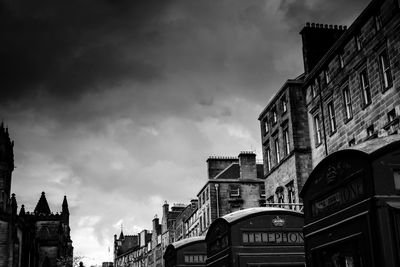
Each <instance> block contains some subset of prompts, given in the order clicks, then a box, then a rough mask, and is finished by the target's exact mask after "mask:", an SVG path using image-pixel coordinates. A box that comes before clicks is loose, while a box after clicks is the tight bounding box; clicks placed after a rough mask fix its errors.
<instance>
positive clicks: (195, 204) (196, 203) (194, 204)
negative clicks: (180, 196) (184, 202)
mask: <svg viewBox="0 0 400 267" xmlns="http://www.w3.org/2000/svg"><path fill="white" fill-rule="evenodd" d="M198 203H199V200H198V199H192V200H190V205H191V209H192V210H194V209H196V208H197V206H198Z"/></svg>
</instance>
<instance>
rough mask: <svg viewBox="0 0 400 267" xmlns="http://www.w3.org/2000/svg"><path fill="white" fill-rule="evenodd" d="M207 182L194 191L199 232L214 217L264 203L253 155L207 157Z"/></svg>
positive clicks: (259, 175)
mask: <svg viewBox="0 0 400 267" xmlns="http://www.w3.org/2000/svg"><path fill="white" fill-rule="evenodd" d="M207 165H208V181H207V182H206V184H205V185H204V186H203V188H202V189H201V190H200V191H199V193H198V194H197V197H198V199H199V208H198V214H197V220H198V225H199V228H198V232H199V235H204V234H205V233H206V232H207V229H208V227H209V226H210V224H211V223H212V222H213V221H214V220H216V219H217V218H219V217H221V216H224V215H226V214H228V213H231V212H233V211H236V210H240V209H246V208H251V207H260V206H263V205H265V189H264V179H263V170H262V168H263V166H262V164H257V163H256V154H255V153H253V152H241V153H240V154H239V156H238V157H237V158H236V157H210V158H208V159H207Z"/></svg>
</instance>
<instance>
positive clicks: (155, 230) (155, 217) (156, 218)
mask: <svg viewBox="0 0 400 267" xmlns="http://www.w3.org/2000/svg"><path fill="white" fill-rule="evenodd" d="M159 225H160V219H158V217H157V215H156V216H154V219H153V233H154V232H157V228H158V227H159Z"/></svg>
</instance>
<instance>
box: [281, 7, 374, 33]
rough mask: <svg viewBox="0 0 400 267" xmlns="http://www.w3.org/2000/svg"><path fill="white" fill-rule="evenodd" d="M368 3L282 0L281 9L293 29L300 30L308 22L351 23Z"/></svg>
mask: <svg viewBox="0 0 400 267" xmlns="http://www.w3.org/2000/svg"><path fill="white" fill-rule="evenodd" d="M368 3H369V1H368V0H352V1H348V0H338V1H325V0H310V1H296V0H282V1H281V4H280V11H281V12H283V14H284V18H285V21H286V22H287V23H288V24H289V25H290V26H291V28H292V30H294V31H300V30H301V28H302V27H303V26H304V25H305V23H306V22H316V23H323V24H339V25H349V24H350V23H351V22H353V20H354V19H355V16H356V15H357V14H359V13H360V12H361V11H362V10H363V9H364V8H365V7H366V6H367V5H368Z"/></svg>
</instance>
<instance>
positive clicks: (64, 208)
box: [62, 196, 69, 214]
mask: <svg viewBox="0 0 400 267" xmlns="http://www.w3.org/2000/svg"><path fill="white" fill-rule="evenodd" d="M62 213H64V214H69V209H68V201H67V196H64V200H63V203H62Z"/></svg>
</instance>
